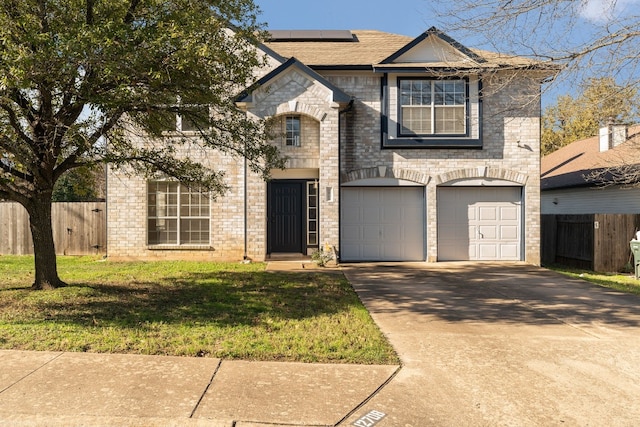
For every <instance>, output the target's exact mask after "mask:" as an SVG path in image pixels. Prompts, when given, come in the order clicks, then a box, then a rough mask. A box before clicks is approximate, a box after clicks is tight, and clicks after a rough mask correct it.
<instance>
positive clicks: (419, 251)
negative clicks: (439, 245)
mask: <svg viewBox="0 0 640 427" xmlns="http://www.w3.org/2000/svg"><path fill="white" fill-rule="evenodd" d="M341 206H342V210H341V243H340V244H341V258H342V259H344V260H346V261H423V260H424V220H425V210H424V188H423V187H345V188H343V189H342V202H341ZM356 209H357V210H358V211H359V215H354V214H353V213H352V212H353V211H355V210H356ZM355 230H358V232H357V233H356V232H355Z"/></svg>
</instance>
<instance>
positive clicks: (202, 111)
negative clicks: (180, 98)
mask: <svg viewBox="0 0 640 427" xmlns="http://www.w3.org/2000/svg"><path fill="white" fill-rule="evenodd" d="M208 119H209V107H207V106H197V107H189V108H187V109H185V113H184V114H182V116H181V122H182V126H181V130H182V131H183V132H193V131H197V130H199V129H203V130H204V129H207V128H208V126H207V121H208Z"/></svg>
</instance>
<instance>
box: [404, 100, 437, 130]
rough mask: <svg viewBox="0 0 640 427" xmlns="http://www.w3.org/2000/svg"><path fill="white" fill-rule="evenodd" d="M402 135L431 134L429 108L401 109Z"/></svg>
mask: <svg viewBox="0 0 640 427" xmlns="http://www.w3.org/2000/svg"><path fill="white" fill-rule="evenodd" d="M402 133H415V134H418V135H419V134H427V133H431V108H430V107H405V108H403V109H402Z"/></svg>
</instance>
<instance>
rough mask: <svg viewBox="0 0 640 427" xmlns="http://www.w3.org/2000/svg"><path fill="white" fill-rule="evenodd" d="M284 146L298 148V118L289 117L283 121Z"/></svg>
mask: <svg viewBox="0 0 640 427" xmlns="http://www.w3.org/2000/svg"><path fill="white" fill-rule="evenodd" d="M285 135H286V145H288V146H292V147H299V146H300V117H295V116H289V117H287V118H286V119H285Z"/></svg>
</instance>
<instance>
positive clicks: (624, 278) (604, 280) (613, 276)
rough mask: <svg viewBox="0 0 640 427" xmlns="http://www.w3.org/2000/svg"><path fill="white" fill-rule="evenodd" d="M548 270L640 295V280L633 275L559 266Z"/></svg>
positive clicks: (550, 267)
mask: <svg viewBox="0 0 640 427" xmlns="http://www.w3.org/2000/svg"><path fill="white" fill-rule="evenodd" d="M547 268H549V269H550V270H553V271H557V272H558V273H562V274H565V275H567V276H570V277H574V278H577V279H582V280H586V281H588V282H591V283H595V284H597V285H600V286H604V287H605V288H610V289H615V290H617V291H621V292H626V293H629V294H636V295H640V280H638V279H636V277H635V275H634V274H633V273H630V274H629V273H596V272H593V271H589V270H580V269H575V268H569V267H562V266H557V265H556V266H548V267H547Z"/></svg>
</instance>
